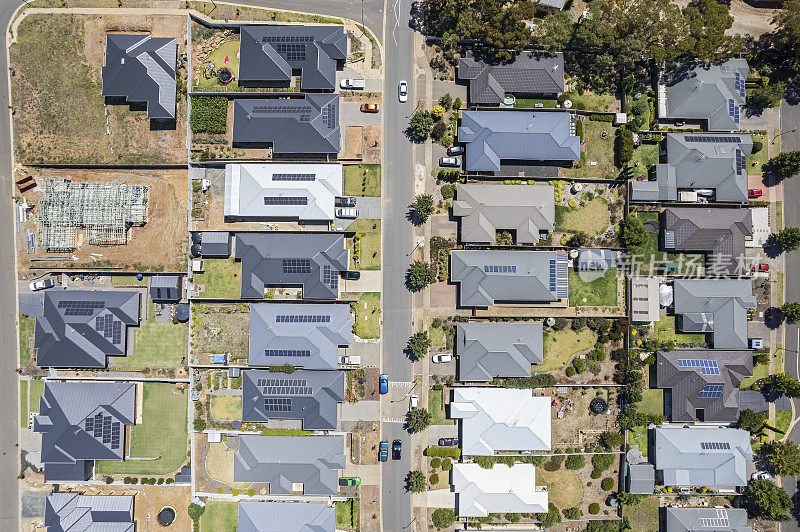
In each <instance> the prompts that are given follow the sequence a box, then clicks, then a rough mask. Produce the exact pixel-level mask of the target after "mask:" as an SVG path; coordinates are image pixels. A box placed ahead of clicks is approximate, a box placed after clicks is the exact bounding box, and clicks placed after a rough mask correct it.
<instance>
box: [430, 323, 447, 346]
mask: <svg viewBox="0 0 800 532" xmlns="http://www.w3.org/2000/svg"><path fill="white" fill-rule="evenodd" d="M428 336H429V337H430V339H431V346H432V347H445V346H447V335H446V334H445V333H444V329H442V328H441V327H431V328H430V329H428Z"/></svg>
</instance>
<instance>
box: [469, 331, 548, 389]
mask: <svg viewBox="0 0 800 532" xmlns="http://www.w3.org/2000/svg"><path fill="white" fill-rule="evenodd" d="M456 346H457V347H456V349H457V351H456V352H457V354H458V375H459V378H458V380H459V381H462V382H470V381H486V382H488V381H491V380H492V378H494V377H530V376H531V364H541V363H542V362H543V356H544V350H543V347H542V322H540V321H537V322H531V323H459V324H457V326H456Z"/></svg>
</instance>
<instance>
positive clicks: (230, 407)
mask: <svg viewBox="0 0 800 532" xmlns="http://www.w3.org/2000/svg"><path fill="white" fill-rule="evenodd" d="M211 415H212V416H214V417H215V418H217V419H218V420H220V421H233V420H237V419H242V398H241V396H239V395H212V396H211Z"/></svg>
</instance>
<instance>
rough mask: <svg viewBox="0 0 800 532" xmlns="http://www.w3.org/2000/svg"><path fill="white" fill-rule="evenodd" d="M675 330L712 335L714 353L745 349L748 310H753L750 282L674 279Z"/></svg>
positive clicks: (753, 299)
mask: <svg viewBox="0 0 800 532" xmlns="http://www.w3.org/2000/svg"><path fill="white" fill-rule="evenodd" d="M673 287H674V294H675V328H676V329H677V330H679V331H682V332H698V333H700V332H702V333H709V332H710V333H711V334H712V338H713V344H714V347H715V348H716V349H747V309H750V308H756V298H755V296H754V295H753V286H752V283H751V281H750V280H749V279H676V280H675V281H674V283H673Z"/></svg>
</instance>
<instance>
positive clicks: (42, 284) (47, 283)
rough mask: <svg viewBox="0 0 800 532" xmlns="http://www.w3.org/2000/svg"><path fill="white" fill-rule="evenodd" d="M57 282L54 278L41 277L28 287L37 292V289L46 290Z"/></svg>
mask: <svg viewBox="0 0 800 532" xmlns="http://www.w3.org/2000/svg"><path fill="white" fill-rule="evenodd" d="M54 286H55V283H54V282H53V280H52V279H39V280H38V281H33V282H32V283H30V284H29V285H28V288H30V289H31V292H36V291H37V290H45V289H46V288H53V287H54Z"/></svg>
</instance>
